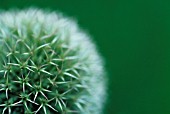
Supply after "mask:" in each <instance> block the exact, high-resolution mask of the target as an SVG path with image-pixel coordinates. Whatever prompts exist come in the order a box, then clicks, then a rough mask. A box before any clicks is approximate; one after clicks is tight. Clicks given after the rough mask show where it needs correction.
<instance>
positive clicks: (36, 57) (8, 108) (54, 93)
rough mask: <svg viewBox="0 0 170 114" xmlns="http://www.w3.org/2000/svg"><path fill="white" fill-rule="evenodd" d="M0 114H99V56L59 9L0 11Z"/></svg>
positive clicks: (101, 99)
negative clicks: (57, 11)
mask: <svg viewBox="0 0 170 114" xmlns="http://www.w3.org/2000/svg"><path fill="white" fill-rule="evenodd" d="M0 53H1V55H0V77H1V78H0V113H2V114H6V113H9V114H23V113H25V114H36V113H37V114H43V113H44V114H69V113H70V114H74V113H75V114H100V112H101V109H102V105H103V103H104V99H105V78H104V74H105V73H104V70H103V63H102V60H101V57H100V56H99V54H98V52H97V51H96V48H95V45H94V44H93V43H92V41H91V40H90V39H89V36H88V35H87V34H86V33H84V32H83V31H82V30H81V29H79V28H78V26H77V24H76V23H75V22H74V21H73V20H71V19H69V18H67V17H64V16H62V15H61V14H59V13H54V12H45V11H41V10H37V9H27V10H23V11H8V12H1V13H0Z"/></svg>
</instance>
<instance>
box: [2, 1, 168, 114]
mask: <svg viewBox="0 0 170 114" xmlns="http://www.w3.org/2000/svg"><path fill="white" fill-rule="evenodd" d="M29 6H36V7H39V8H49V9H51V10H59V11H61V12H64V13H65V14H66V15H68V16H71V17H75V18H76V19H77V20H78V23H79V25H80V26H81V27H82V28H83V29H85V30H86V31H87V32H88V33H89V34H91V35H92V37H93V39H94V41H95V43H96V44H97V46H98V49H99V50H100V53H101V54H102V55H103V57H104V58H105V61H106V66H105V67H106V69H107V72H108V77H109V80H108V81H109V84H108V86H109V87H108V101H107V103H106V105H105V109H104V114H170V1H169V0H167V1H166V0H0V9H10V8H21V9H22V8H25V7H29ZM101 99H102V98H101Z"/></svg>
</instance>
